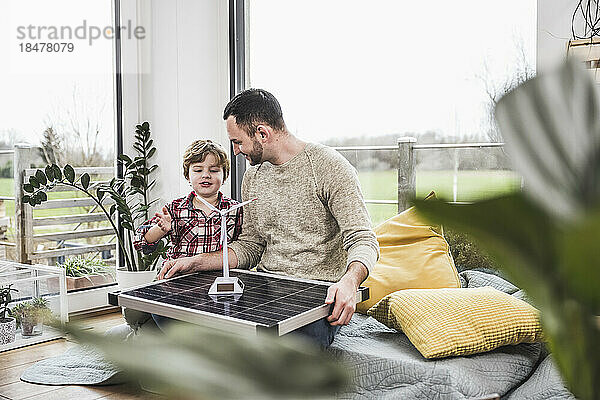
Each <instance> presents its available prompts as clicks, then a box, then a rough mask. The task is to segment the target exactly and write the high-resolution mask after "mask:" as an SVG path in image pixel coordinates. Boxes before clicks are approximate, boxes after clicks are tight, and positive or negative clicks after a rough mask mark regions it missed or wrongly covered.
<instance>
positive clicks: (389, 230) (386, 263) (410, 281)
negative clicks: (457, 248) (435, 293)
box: [356, 192, 460, 313]
mask: <svg viewBox="0 0 600 400" xmlns="http://www.w3.org/2000/svg"><path fill="white" fill-rule="evenodd" d="M430 198H435V194H434V193H433V192H431V193H430V194H429V196H427V198H426V199H430ZM375 234H376V235H377V240H378V241H379V248H380V257H379V261H378V262H377V264H376V265H375V267H374V268H373V270H372V271H371V273H370V274H369V277H368V278H367V279H366V280H365V281H364V282H363V283H362V286H366V287H368V288H369V299H368V300H366V301H363V302H362V303H359V304H358V305H357V307H356V310H357V311H358V312H362V313H366V312H367V310H368V309H369V308H370V307H372V306H373V305H374V304H375V303H377V302H378V301H379V300H381V299H382V298H383V297H385V296H387V295H388V294H390V293H393V292H395V291H397V290H400V289H437V288H459V287H460V280H459V279H458V274H457V272H456V268H455V267H454V262H453V261H452V256H451V255H450V250H449V248H448V243H447V242H446V240H445V239H444V237H443V236H442V229H441V227H437V226H431V225H429V224H427V223H425V222H423V221H422V220H421V219H420V218H419V216H418V215H417V213H416V210H415V209H414V208H413V207H411V208H409V209H408V210H406V211H404V212H402V213H400V214H398V215H396V216H395V217H393V218H390V219H388V220H387V221H385V222H383V223H382V224H381V225H379V226H378V227H377V228H375Z"/></svg>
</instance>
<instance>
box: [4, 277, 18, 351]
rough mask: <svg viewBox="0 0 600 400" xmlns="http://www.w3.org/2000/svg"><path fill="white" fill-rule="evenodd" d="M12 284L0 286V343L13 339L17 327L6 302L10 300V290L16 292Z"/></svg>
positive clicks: (10, 341) (6, 342) (12, 340)
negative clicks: (9, 313)
mask: <svg viewBox="0 0 600 400" xmlns="http://www.w3.org/2000/svg"><path fill="white" fill-rule="evenodd" d="M16 291H17V289H13V288H12V285H8V286H2V287H0V345H2V344H8V343H12V342H14V341H15V331H16V329H17V324H16V320H15V319H14V318H13V317H11V316H10V315H9V316H7V313H8V312H9V308H8V304H9V303H10V302H11V301H12V296H11V294H10V292H16Z"/></svg>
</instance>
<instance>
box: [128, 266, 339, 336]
mask: <svg viewBox="0 0 600 400" xmlns="http://www.w3.org/2000/svg"><path fill="white" fill-rule="evenodd" d="M221 275H222V273H221V271H209V272H201V273H197V274H193V275H188V276H182V277H181V278H176V279H174V280H171V281H168V282H159V283H156V284H153V285H151V286H146V287H142V288H138V289H134V290H130V291H126V292H123V293H122V294H123V295H128V296H134V297H137V298H138V299H146V300H153V301H158V302H161V303H163V304H169V305H175V306H180V307H185V308H189V309H191V310H199V311H205V312H210V313H214V314H218V315H221V316H227V317H233V318H238V319H243V320H246V321H251V322H254V323H258V324H262V325H266V326H268V327H272V326H275V325H277V324H278V323H279V322H282V321H284V320H286V319H288V318H290V317H294V316H296V315H299V314H302V313H304V312H306V311H309V310H312V309H314V308H315V307H320V306H322V305H323V304H324V302H325V297H326V295H327V288H328V286H327V285H322V284H315V283H307V282H302V281H294V280H289V279H283V278H277V277H271V276H263V275H255V274H247V273H240V272H235V271H231V272H230V275H231V276H237V277H239V278H240V280H241V281H242V282H243V283H244V285H245V287H244V293H243V294H242V296H241V298H240V299H239V300H237V301H235V302H233V301H228V302H221V301H218V302H217V301H214V300H213V299H212V298H211V297H209V295H208V289H209V288H210V285H211V284H212V283H213V281H214V280H215V278H216V277H218V276H221Z"/></svg>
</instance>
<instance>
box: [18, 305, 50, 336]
mask: <svg viewBox="0 0 600 400" xmlns="http://www.w3.org/2000/svg"><path fill="white" fill-rule="evenodd" d="M11 314H12V316H13V317H14V318H15V319H16V323H17V325H18V326H20V327H21V335H22V336H23V337H30V336H38V335H41V334H42V333H43V332H44V323H45V322H48V321H49V320H50V319H51V318H52V312H51V311H50V308H48V301H47V300H46V299H44V298H42V297H36V298H34V299H33V300H31V301H26V302H23V303H19V304H17V305H16V306H14V307H13V308H12V310H11Z"/></svg>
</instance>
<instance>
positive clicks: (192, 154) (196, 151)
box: [183, 139, 230, 181]
mask: <svg viewBox="0 0 600 400" xmlns="http://www.w3.org/2000/svg"><path fill="white" fill-rule="evenodd" d="M208 154H212V155H213V156H214V157H215V158H216V159H217V165H218V166H219V167H220V168H223V181H225V180H226V179H227V177H228V176H229V168H230V167H229V158H228V157H227V153H226V152H225V149H224V148H223V146H221V145H220V144H219V143H215V142H213V141H212V140H202V139H201V140H195V141H193V142H192V144H190V145H189V146H188V148H187V149H185V153H183V176H184V178H185V179H190V165H192V164H194V163H197V162H202V161H204V159H205V158H206V156H207V155H208Z"/></svg>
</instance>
